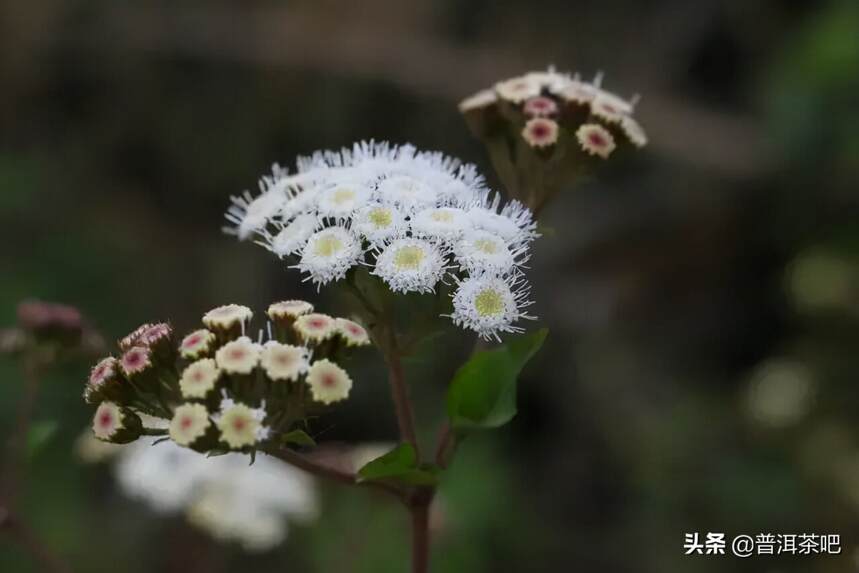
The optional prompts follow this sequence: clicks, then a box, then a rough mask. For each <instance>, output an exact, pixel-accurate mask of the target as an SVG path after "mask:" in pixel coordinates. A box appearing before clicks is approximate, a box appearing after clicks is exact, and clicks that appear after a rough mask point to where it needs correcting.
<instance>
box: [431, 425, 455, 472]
mask: <svg viewBox="0 0 859 573" xmlns="http://www.w3.org/2000/svg"><path fill="white" fill-rule="evenodd" d="M437 444H438V445H437V446H436V449H435V463H436V465H437V466H438V467H440V468H441V469H443V470H444V469H447V466H448V465H450V460H451V458H452V457H453V454H454V452H455V451H456V446H457V439H456V435H455V434H454V433H453V431H452V430H451V427H450V422H448V421H447V420H445V422H444V424H443V425H442V427H441V430H440V431H439V433H438V443H437Z"/></svg>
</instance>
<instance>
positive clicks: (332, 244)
mask: <svg viewBox="0 0 859 573" xmlns="http://www.w3.org/2000/svg"><path fill="white" fill-rule="evenodd" d="M362 254H363V251H362V249H361V243H360V242H359V241H358V239H357V238H356V237H355V235H354V234H353V233H352V232H351V231H349V230H348V229H346V228H344V227H328V228H326V229H323V230H321V231H317V232H316V233H314V234H313V235H311V236H310V238H309V239H308V240H307V244H306V245H305V246H304V250H303V251H302V253H301V260H300V261H299V262H298V264H297V265H295V266H296V268H298V269H299V270H300V271H302V272H304V273H307V274H308V278H309V279H310V280H312V281H313V282H314V283H316V284H318V285H324V284H326V283H328V282H330V281H333V280H339V279H342V278H343V277H344V276H346V271H348V270H349V269H351V268H352V267H353V266H355V265H356V264H357V263H358V261H359V260H360V258H361V255H362Z"/></svg>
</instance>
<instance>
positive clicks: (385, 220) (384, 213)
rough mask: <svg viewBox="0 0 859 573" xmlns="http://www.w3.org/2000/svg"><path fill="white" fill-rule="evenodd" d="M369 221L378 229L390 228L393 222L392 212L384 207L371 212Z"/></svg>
mask: <svg viewBox="0 0 859 573" xmlns="http://www.w3.org/2000/svg"><path fill="white" fill-rule="evenodd" d="M369 219H370V222H371V223H373V226H375V227H376V228H377V229H384V228H386V227H389V226H390V225H391V222H392V221H393V218H392V217H391V212H390V211H389V210H387V209H383V208H382V207H379V208H377V209H373V210H372V211H370V216H369Z"/></svg>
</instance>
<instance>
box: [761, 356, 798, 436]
mask: <svg viewBox="0 0 859 573" xmlns="http://www.w3.org/2000/svg"><path fill="white" fill-rule="evenodd" d="M813 395H814V375H813V373H812V372H811V370H810V369H809V368H808V367H807V366H806V365H805V364H803V363H802V362H800V361H797V360H793V359H789V358H774V359H771V360H767V361H766V362H764V363H763V364H761V365H760V366H758V368H756V369H755V371H754V373H753V374H752V377H751V380H750V382H749V387H748V392H747V395H746V407H747V409H748V412H749V414H750V415H751V417H752V419H753V420H754V421H755V422H758V423H760V424H763V425H766V426H771V427H777V428H782V427H787V426H791V425H793V424H796V423H797V422H799V421H800V420H801V419H802V417H803V416H804V415H805V414H806V413H807V412H808V410H809V408H810V407H811V401H812V397H813Z"/></svg>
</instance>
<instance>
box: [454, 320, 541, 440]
mask: <svg viewBox="0 0 859 573" xmlns="http://www.w3.org/2000/svg"><path fill="white" fill-rule="evenodd" d="M548 332H549V331H548V330H546V329H542V330H539V331H537V332H535V333H534V334H530V335H527V336H520V337H517V338H515V339H513V340H512V341H511V342H509V343H507V344H505V345H503V346H501V347H499V348H494V349H492V350H487V351H483V352H477V353H475V354H474V356H472V357H471V359H470V360H469V361H468V362H466V363H465V364H464V365H463V366H462V367H461V368H460V369H459V370H457V372H456V374H455V375H454V377H453V380H452V381H451V383H450V388H449V389H448V393H447V414H448V417H449V418H450V422H451V425H452V426H453V428H454V429H455V430H459V431H462V430H477V429H489V428H497V427H499V426H503V425H504V424H506V423H507V422H509V421H510V420H512V419H513V416H515V415H516V380H517V379H518V377H519V372H520V371H521V370H522V368H523V367H524V366H525V364H527V363H528V360H530V359H531V357H532V356H534V354H536V353H537V351H538V350H539V349H540V347H541V346H542V345H543V341H544V340H545V339H546V335H547V334H548Z"/></svg>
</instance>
